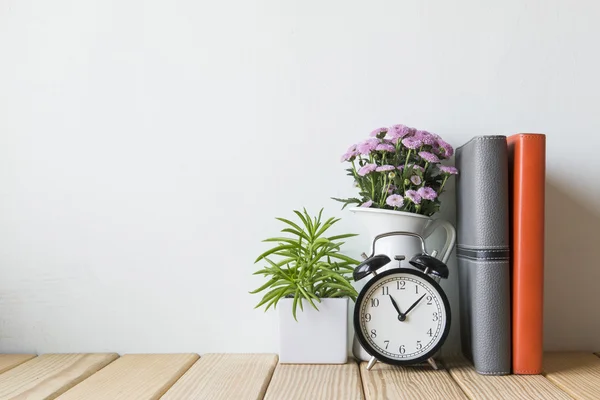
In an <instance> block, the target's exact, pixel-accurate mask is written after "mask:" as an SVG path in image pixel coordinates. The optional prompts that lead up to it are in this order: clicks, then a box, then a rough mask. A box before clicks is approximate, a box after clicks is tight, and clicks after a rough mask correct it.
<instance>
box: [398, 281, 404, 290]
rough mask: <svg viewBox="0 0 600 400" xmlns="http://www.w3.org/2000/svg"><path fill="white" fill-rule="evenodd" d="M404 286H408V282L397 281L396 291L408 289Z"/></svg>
mask: <svg viewBox="0 0 600 400" xmlns="http://www.w3.org/2000/svg"><path fill="white" fill-rule="evenodd" d="M404 286H406V282H404V281H396V289H398V290H404V289H406V288H405V287H404Z"/></svg>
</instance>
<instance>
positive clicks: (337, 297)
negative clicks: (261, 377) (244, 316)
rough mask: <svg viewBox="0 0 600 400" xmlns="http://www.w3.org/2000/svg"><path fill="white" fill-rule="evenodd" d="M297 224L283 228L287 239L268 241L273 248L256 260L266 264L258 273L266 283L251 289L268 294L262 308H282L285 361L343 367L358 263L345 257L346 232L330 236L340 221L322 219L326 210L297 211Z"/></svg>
mask: <svg viewBox="0 0 600 400" xmlns="http://www.w3.org/2000/svg"><path fill="white" fill-rule="evenodd" d="M294 213H295V214H296V216H297V217H298V219H299V222H298V223H295V222H292V221H290V220H288V219H285V218H277V219H278V220H279V221H281V222H283V223H284V224H285V227H284V228H283V229H282V231H281V232H282V233H286V234H289V235H288V236H286V237H273V238H269V239H266V240H264V241H265V242H272V243H275V246H274V247H272V248H271V249H269V250H267V251H265V252H264V253H263V254H261V255H260V256H258V258H257V259H256V261H255V264H256V263H258V262H264V263H265V264H264V266H263V268H262V269H260V270H258V271H256V272H255V273H254V274H255V275H263V276H264V277H266V278H268V281H267V282H266V283H265V284H264V285H262V286H261V287H259V288H257V289H256V290H254V291H252V292H251V293H253V294H256V293H260V292H266V293H264V295H263V297H262V299H261V300H260V302H259V303H258V304H257V305H256V308H258V307H265V311H266V310H268V309H269V308H271V307H273V308H276V307H277V306H279V310H278V311H279V361H280V362H281V363H306V364H343V363H345V362H346V361H347V329H348V328H347V326H348V323H347V315H348V299H352V300H356V296H357V292H356V289H355V288H354V287H353V286H352V284H351V281H352V271H353V270H354V266H356V265H357V264H358V263H359V262H358V261H357V260H355V259H353V258H350V257H348V256H346V255H344V254H342V253H340V249H341V247H342V245H343V244H344V243H343V242H342V240H343V239H345V238H349V237H352V236H356V235H355V234H351V233H347V234H340V235H333V236H326V233H327V231H328V229H329V228H331V227H332V226H333V225H334V224H335V223H336V222H338V221H339V219H338V218H329V219H327V220H326V221H322V219H321V217H322V213H323V210H322V209H321V211H320V212H319V214H318V216H316V217H311V216H310V215H309V214H308V213H307V212H306V210H304V211H303V212H300V211H294Z"/></svg>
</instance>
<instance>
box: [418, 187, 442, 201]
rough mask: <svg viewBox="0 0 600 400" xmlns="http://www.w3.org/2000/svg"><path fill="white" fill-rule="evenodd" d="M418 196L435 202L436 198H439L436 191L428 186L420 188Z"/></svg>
mask: <svg viewBox="0 0 600 400" xmlns="http://www.w3.org/2000/svg"><path fill="white" fill-rule="evenodd" d="M417 194H418V195H419V196H421V198H423V199H425V200H435V198H436V197H437V193H436V191H435V190H433V189H432V188H430V187H428V186H424V187H422V188H419V190H417Z"/></svg>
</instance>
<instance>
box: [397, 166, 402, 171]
mask: <svg viewBox="0 0 600 400" xmlns="http://www.w3.org/2000/svg"><path fill="white" fill-rule="evenodd" d="M396 168H398V171H402V170H403V169H404V165H398V166H397V167H396Z"/></svg>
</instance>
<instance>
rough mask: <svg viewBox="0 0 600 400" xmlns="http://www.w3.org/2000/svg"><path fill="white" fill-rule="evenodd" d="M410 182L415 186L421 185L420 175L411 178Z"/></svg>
mask: <svg viewBox="0 0 600 400" xmlns="http://www.w3.org/2000/svg"><path fill="white" fill-rule="evenodd" d="M410 181H411V182H412V183H413V185H420V184H421V177H420V176H419V175H413V176H411V177H410Z"/></svg>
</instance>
